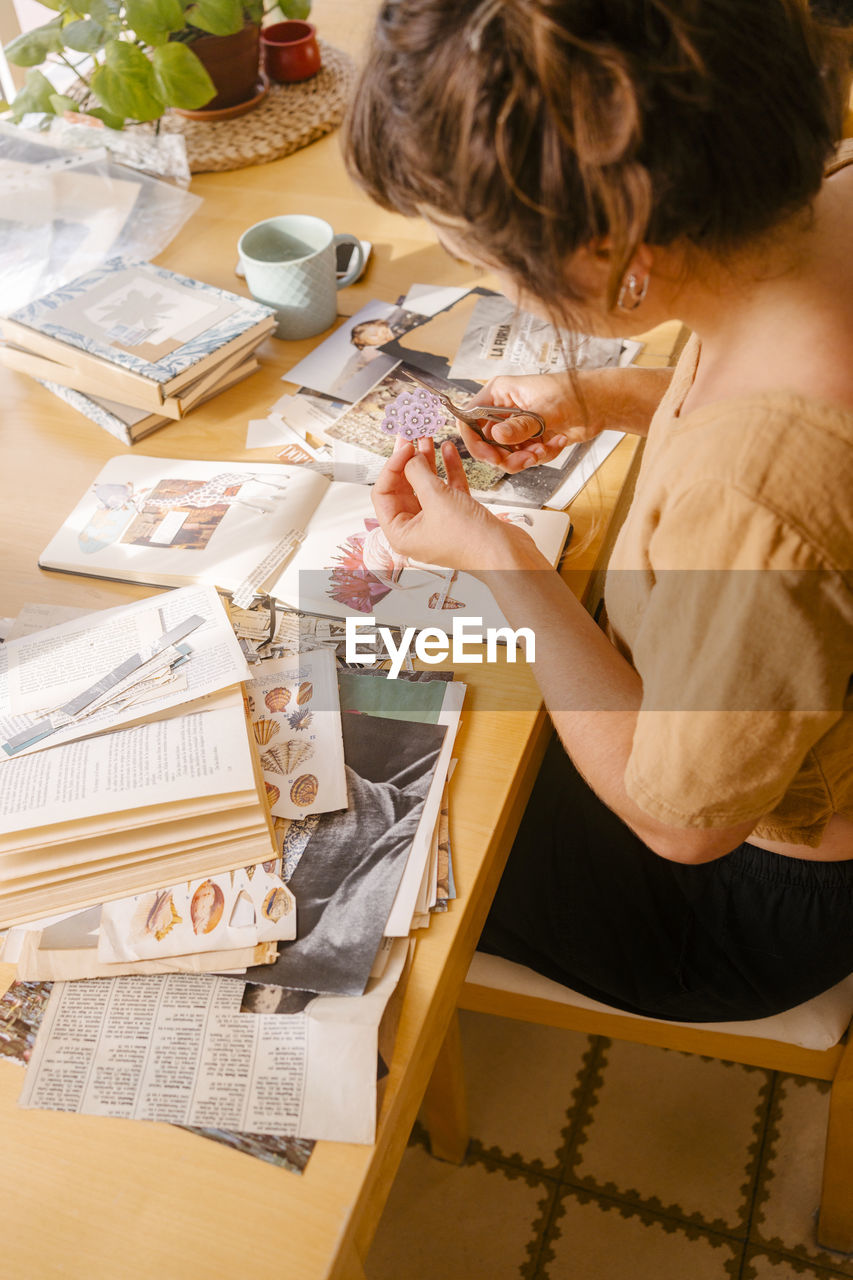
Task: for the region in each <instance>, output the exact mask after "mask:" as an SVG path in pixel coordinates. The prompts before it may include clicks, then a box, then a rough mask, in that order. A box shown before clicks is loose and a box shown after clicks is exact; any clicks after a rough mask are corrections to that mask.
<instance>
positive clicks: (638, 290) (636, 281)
mask: <svg viewBox="0 0 853 1280" xmlns="http://www.w3.org/2000/svg"><path fill="white" fill-rule="evenodd" d="M648 291H649V277H648V276H647V275H644V276H643V278H642V279H640V278H639V277H638V276H635V275H634V273H633V271H632V272H630V273H629V274H628V275H627V276H626V277H625V279H624V280H623V281H622V288H621V289H620V290H619V293H618V296H617V298H616V306H617V307H618V308H619V310H620V311H636V310H637V307H639V305H640V303H641V302H642V301H643V299H644V298H645V296H646V294H647V293H648Z"/></svg>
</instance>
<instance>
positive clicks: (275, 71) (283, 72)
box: [261, 21, 321, 84]
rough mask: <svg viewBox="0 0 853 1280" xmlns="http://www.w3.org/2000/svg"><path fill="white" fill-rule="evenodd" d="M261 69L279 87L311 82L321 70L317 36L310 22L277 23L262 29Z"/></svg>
mask: <svg viewBox="0 0 853 1280" xmlns="http://www.w3.org/2000/svg"><path fill="white" fill-rule="evenodd" d="M261 66H262V67H263V69H264V71H265V72H266V73H267V75H268V76H269V78H270V80H275V81H277V82H278V83H279V84H289V83H293V82H294V81H296V80H308V79H310V77H311V76H315V75H316V74H317V72H318V71H319V70H320V66H321V63H320V49H319V46H318V44H317V32H316V29H315V28H314V27H313V26H312V25H311V23H310V22H297V21H290V22H274V23H273V24H272V25H271V26H269V27H262V28H261Z"/></svg>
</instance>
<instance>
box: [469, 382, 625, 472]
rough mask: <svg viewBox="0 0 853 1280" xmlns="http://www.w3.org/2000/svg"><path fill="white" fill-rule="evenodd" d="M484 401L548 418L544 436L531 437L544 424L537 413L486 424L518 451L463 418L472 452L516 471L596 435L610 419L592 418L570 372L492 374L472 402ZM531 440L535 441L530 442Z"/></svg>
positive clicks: (474, 406)
mask: <svg viewBox="0 0 853 1280" xmlns="http://www.w3.org/2000/svg"><path fill="white" fill-rule="evenodd" d="M478 404H496V405H500V406H501V407H505V408H517V409H522V410H523V409H531V410H533V411H534V412H535V413H538V414H540V415H541V416H542V417H543V418H544V419H545V434H544V436H541V437H540V438H539V439H538V440H533V439H531V437H532V436H534V435H535V434H536V432H537V431H538V430H539V424H538V422H536V420H535V418H526V417H524V416H523V415H520V416H519V417H517V418H512V419H510V420H509V421H507V422H499V423H491V424H489V426H488V427H487V428H486V430H487V432H488V434H489V435H490V436H491V438H492V439H493V440H496V441H499V442H500V443H501V444H511V445H513V446H515V447H514V450H513V452H512V453H508V452H507V451H506V450H505V449H498V448H496V447H495V445H493V444H488V443H487V442H486V441H484V440H482V439H481V438H480V436H478V435H477V433H476V432H475V431H472V430H471V428H470V427H467V426H466V425H465V423H464V422H460V423H459V429H460V432H461V434H462V439H463V440H464V441H465V445H466V447H467V448H468V449H469V451H470V452H471V454H472V455H473V456H474V457H475V458H479V459H480V460H481V461H482V462H491V463H493V464H494V465H495V466H498V467H501V468H502V470H504V471H507V472H509V473H510V475H515V474H516V473H517V472H519V471H524V470H525V468H527V467H535V466H539V465H540V464H541V463H543V462H550V461H551V459H552V458H556V457H557V455H558V454H559V453H560V451H561V450H562V449H564V448H565V447H566V445H568V444H576V443H577V442H578V441H580V440H589V439H591V438H592V437H593V436H595V435H597V434H598V432H599V431H600V430H601V429H602V427H603V425H604V423H603V421H600V422H597V423H595V424H593V423H592V422H591V421H589V420H587V417H586V415H585V411H584V408H583V407H582V405H581V404H580V402H579V400H578V396H577V394H576V390H575V385H574V384H573V382H572V379H571V378H570V377H569V375H568V374H567V373H536V374H526V375H523V376H520V377H500V378H492V380H491V382H487V383H486V385H485V386H484V387H483V389H482V391H479V392H478V393H477V395H476V396H475V397H474V399H473V400H472V401H471V404H470V405H469V406H467V407H468V408H476V406H477V405H478ZM525 441H529V443H528V444H526V445H525V443H524V442H525Z"/></svg>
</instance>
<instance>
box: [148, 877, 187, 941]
mask: <svg viewBox="0 0 853 1280" xmlns="http://www.w3.org/2000/svg"><path fill="white" fill-rule="evenodd" d="M180 923H181V917H180V916H179V915H178V912H177V910H176V908H175V903H174V901H173V899H172V895H171V893H169V892H168V891H165V890H164V891H163V892H162V893H158V894H156V895H155V898H154V902H153V904H152V906H151V910H150V911H149V912H148V915H147V917H146V920H145V927H144V930H143V932H144V933H153V934H154V937H155V938H156V939H157V941H158V942H162V941H163V939H164V938H165V937H166V935H167V934H168V933H171V931H172V929H174V927H175V925H176V924H180Z"/></svg>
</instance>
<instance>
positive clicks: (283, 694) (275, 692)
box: [264, 688, 290, 711]
mask: <svg viewBox="0 0 853 1280" xmlns="http://www.w3.org/2000/svg"><path fill="white" fill-rule="evenodd" d="M264 702H265V703H266V704H267V710H268V711H284V709H285V707H286V706H287V704H288V702H290V690H289V689H284V688H277V689H269V690H268V691H267V692H266V693H265V694H264Z"/></svg>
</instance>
